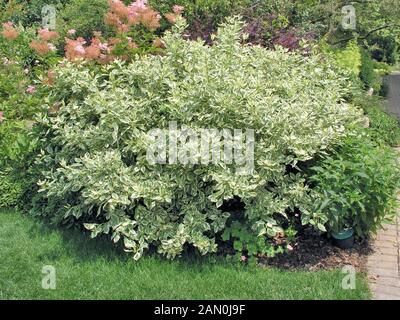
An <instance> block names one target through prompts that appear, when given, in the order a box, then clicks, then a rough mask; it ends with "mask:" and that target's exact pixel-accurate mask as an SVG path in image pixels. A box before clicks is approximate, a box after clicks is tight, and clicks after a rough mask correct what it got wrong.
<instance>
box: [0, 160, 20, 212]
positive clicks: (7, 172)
mask: <svg viewBox="0 0 400 320" xmlns="http://www.w3.org/2000/svg"><path fill="white" fill-rule="evenodd" d="M21 194H22V185H21V182H19V181H16V180H15V179H14V178H13V174H12V170H11V169H4V168H2V169H1V170H0V208H8V207H13V206H15V205H17V203H18V200H19V199H20V196H21Z"/></svg>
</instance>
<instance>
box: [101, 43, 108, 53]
mask: <svg viewBox="0 0 400 320" xmlns="http://www.w3.org/2000/svg"><path fill="white" fill-rule="evenodd" d="M99 48H100V49H101V50H104V51H107V49H108V44H107V43H100V44H99Z"/></svg>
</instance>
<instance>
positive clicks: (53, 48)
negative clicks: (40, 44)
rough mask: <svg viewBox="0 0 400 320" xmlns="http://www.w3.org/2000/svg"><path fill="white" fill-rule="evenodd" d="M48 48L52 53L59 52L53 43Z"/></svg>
mask: <svg viewBox="0 0 400 320" xmlns="http://www.w3.org/2000/svg"><path fill="white" fill-rule="evenodd" d="M47 46H48V48H49V49H50V50H51V51H56V50H57V48H56V46H55V45H54V44H52V43H48V44H47Z"/></svg>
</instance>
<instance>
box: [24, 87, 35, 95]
mask: <svg viewBox="0 0 400 320" xmlns="http://www.w3.org/2000/svg"><path fill="white" fill-rule="evenodd" d="M35 91H36V87H35V86H28V88H27V89H26V92H28V93H30V94H32V93H35Z"/></svg>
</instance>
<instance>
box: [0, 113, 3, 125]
mask: <svg viewBox="0 0 400 320" xmlns="http://www.w3.org/2000/svg"><path fill="white" fill-rule="evenodd" d="M3 115H4V113H3V111H0V122H3V120H4V117H3Z"/></svg>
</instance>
